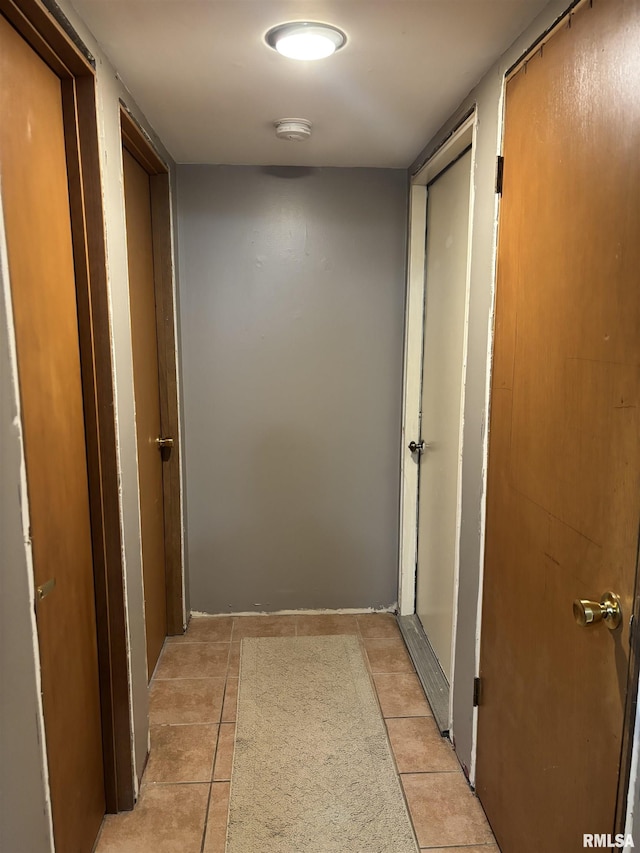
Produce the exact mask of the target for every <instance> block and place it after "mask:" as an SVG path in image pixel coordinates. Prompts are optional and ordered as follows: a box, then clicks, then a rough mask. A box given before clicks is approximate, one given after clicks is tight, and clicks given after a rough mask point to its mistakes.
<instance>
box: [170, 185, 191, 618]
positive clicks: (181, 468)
mask: <svg viewBox="0 0 640 853" xmlns="http://www.w3.org/2000/svg"><path fill="white" fill-rule="evenodd" d="M172 178H173V175H172V173H171V172H169V199H168V202H169V230H170V232H171V249H170V251H171V294H172V298H173V340H174V343H175V353H174V356H175V361H176V404H177V409H178V447H179V449H180V454H179V479H180V565H181V570H182V571H181V575H182V626H183V628H186V625H187V622H188V615H189V614H188V613H187V578H186V562H185V560H186V551H185V548H186V546H185V538H184V531H185V513H184V507H185V495H184V442H183V436H182V407H181V385H180V380H181V374H180V369H179V368H180V361H179V358H180V348H179V345H178V334H179V329H178V283H177V276H176V256H175V234H176V226H175V222H174V216H173V188H172V184H171V179H172Z"/></svg>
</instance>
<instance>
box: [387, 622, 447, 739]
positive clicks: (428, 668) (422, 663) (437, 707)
mask: <svg viewBox="0 0 640 853" xmlns="http://www.w3.org/2000/svg"><path fill="white" fill-rule="evenodd" d="M397 620H398V627H399V628H400V632H401V633H402V636H403V638H404V641H405V644H406V646H407V649H408V651H409V655H410V656H411V660H412V661H413V665H414V666H415V668H416V672H417V674H418V678H419V679H420V683H421V684H422V687H423V689H424V692H425V694H426V696H427V700H428V702H429V705H431V710H432V712H433V717H434V719H435V721H436V725H437V726H438V728H439V729H440V733H441V734H442V735H446V734H448V733H449V682H448V681H447V679H446V677H445V674H444V672H443V671H442V669H441V668H440V664H439V663H438V659H437V658H436V656H435V652H434V651H433V649H432V648H431V643H430V642H429V640H428V638H427V635H426V634H425V632H424V629H423V627H422V625H421V624H420V620H419V619H418V617H417V616H416V615H415V614H414V615H413V616H398V617H397Z"/></svg>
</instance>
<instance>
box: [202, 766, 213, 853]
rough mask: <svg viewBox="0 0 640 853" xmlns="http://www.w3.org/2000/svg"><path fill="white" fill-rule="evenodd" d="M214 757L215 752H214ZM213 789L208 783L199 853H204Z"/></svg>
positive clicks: (211, 783)
mask: <svg viewBox="0 0 640 853" xmlns="http://www.w3.org/2000/svg"><path fill="white" fill-rule="evenodd" d="M214 756H215V752H214ZM211 776H213V770H212V771H211ZM212 789H213V782H210V783H209V795H208V797H207V805H206V808H205V812H204V825H203V827H202V840H201V841H200V853H204V844H205V840H206V838H207V826H208V824H209V809H210V807H211V792H212Z"/></svg>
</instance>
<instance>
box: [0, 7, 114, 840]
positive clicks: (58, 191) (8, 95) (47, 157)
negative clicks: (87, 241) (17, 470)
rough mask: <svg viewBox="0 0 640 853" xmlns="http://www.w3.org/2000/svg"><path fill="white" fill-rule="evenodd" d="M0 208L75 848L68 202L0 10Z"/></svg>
mask: <svg viewBox="0 0 640 853" xmlns="http://www.w3.org/2000/svg"><path fill="white" fill-rule="evenodd" d="M0 39H1V43H2V46H1V49H0V57H1V59H0V62H1V63H2V67H1V73H0V79H2V88H1V97H2V105H1V106H2V114H3V115H4V116H9V115H10V116H11V119H12V120H11V122H8V121H7V122H3V124H2V131H1V132H0V146H1V150H0V160H1V164H2V176H3V206H4V215H5V220H6V228H7V244H8V256H9V271H10V280H11V292H12V301H13V310H14V321H15V331H16V345H17V352H18V372H19V379H20V396H21V404H22V420H23V428H24V436H25V458H26V467H27V482H28V491H29V505H30V521H31V533H32V547H33V555H34V573H35V583H36V585H40V584H43V583H45V582H46V581H48V580H50V579H52V578H54V579H55V582H56V585H55V588H54V590H53V591H52V592H51V593H50V595H49V596H48V597H47V598H46V599H44V600H43V601H42V602H41V603H40V605H39V606H38V610H37V626H38V639H39V645H40V662H41V676H42V694H43V706H44V715H45V731H46V737H47V755H48V759H49V761H48V765H49V781H50V790H51V801H52V810H53V825H54V835H55V841H56V847H57V849H59V850H69V851H72V850H87V849H90V848H91V847H92V845H93V841H94V839H95V837H96V834H97V831H98V828H99V826H100V822H101V820H102V816H103V814H104V809H105V799H104V797H105V793H104V780H103V762H102V730H101V721H100V692H99V679H98V661H97V640H96V618H95V601H94V580H93V556H92V542H91V538H92V528H91V518H90V507H89V491H88V479H87V460H86V439H85V424H84V411H83V387H82V376H81V365H80V345H79V336H78V313H77V305H76V283H75V276H74V252H73V241H72V230H71V219H70V217H71V209H70V203H69V184H68V174H67V165H66V156H67V149H66V145H65V125H64V121H63V98H62V89H61V83H60V79H59V78H58V77H57V76H56V75H55V74H54V73H53V72H52V71H51V70H50V68H49V67H48V66H47V65H46V64H45V62H44V61H43V60H41V59H40V58H39V57H38V56H37V55H36V53H35V52H34V51H33V50H32V49H31V47H29V45H28V44H27V43H26V42H25V41H24V40H23V39H22V38H21V36H19V35H18V34H17V32H16V31H15V30H14V29H13V28H12V27H11V25H10V24H9V23H8V22H7V21H6V20H5V19H4V18H1V17H0Z"/></svg>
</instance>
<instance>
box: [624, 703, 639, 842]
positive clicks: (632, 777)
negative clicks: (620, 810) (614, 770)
mask: <svg viewBox="0 0 640 853" xmlns="http://www.w3.org/2000/svg"><path fill="white" fill-rule="evenodd" d="M639 753H640V704H639V705H638V706H637V707H636V719H635V723H634V727H633V751H632V753H631V770H630V772H629V788H628V789H627V816H626V820H625V827H624V832H625V835H626V836H629V835H633V827H634V824H635V823H637V822H638V819H639V817H640V807H639V806H637V805H636V804H637V803H638V789H639V787H640V774H639V772H638V767H639V764H640V755H639ZM635 840H638V842H639V843H640V839H634V841H635ZM624 849H625V850H631V849H632V848H631V847H625V848H624Z"/></svg>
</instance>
